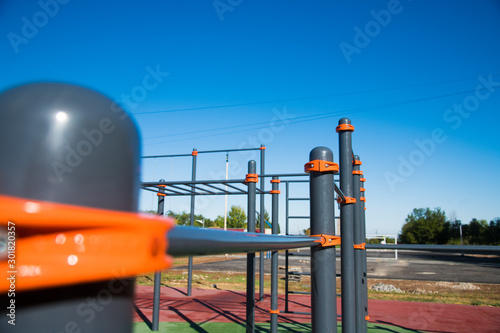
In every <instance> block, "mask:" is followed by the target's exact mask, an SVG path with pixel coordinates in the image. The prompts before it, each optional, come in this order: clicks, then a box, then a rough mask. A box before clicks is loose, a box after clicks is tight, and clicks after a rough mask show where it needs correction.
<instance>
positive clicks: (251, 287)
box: [246, 161, 257, 333]
mask: <svg viewBox="0 0 500 333" xmlns="http://www.w3.org/2000/svg"><path fill="white" fill-rule="evenodd" d="M256 169H257V168H256V164H255V161H249V162H248V174H249V175H255V173H256ZM251 178H253V177H249V176H247V179H248V180H249V181H248V207H247V210H248V211H247V216H248V224H247V229H248V231H249V232H255V208H256V207H255V202H256V196H257V194H256V186H257V184H256V182H254V180H253V179H251ZM246 310H247V313H246V315H247V316H246V331H247V333H253V332H255V252H251V253H248V254H247V309H246Z"/></svg>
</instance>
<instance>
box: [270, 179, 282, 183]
mask: <svg viewBox="0 0 500 333" xmlns="http://www.w3.org/2000/svg"><path fill="white" fill-rule="evenodd" d="M271 183H281V180H279V179H271Z"/></svg>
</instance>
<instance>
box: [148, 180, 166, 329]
mask: <svg viewBox="0 0 500 333" xmlns="http://www.w3.org/2000/svg"><path fill="white" fill-rule="evenodd" d="M160 181H164V180H163V179H160ZM164 192H165V191H164V190H162V189H160V193H158V211H157V214H158V215H160V216H163V215H164V214H165V195H164ZM160 289H161V271H157V272H155V277H154V290H153V319H152V322H151V330H152V331H158V330H159V329H160V292H161V290H160Z"/></svg>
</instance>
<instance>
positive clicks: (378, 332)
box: [133, 322, 423, 333]
mask: <svg viewBox="0 0 500 333" xmlns="http://www.w3.org/2000/svg"><path fill="white" fill-rule="evenodd" d="M270 331H271V328H270V324H256V327H255V332H257V333H259V332H261V333H262V332H270ZM150 332H151V330H150V329H149V327H148V326H147V325H146V324H145V323H142V322H141V323H134V329H133V333H150ZM159 332H165V333H166V332H175V333H192V332H203V333H233V332H234V333H244V332H246V330H245V325H244V324H238V323H213V322H208V323H201V324H197V323H186V322H183V323H163V322H162V323H160V329H159ZM278 332H311V324H300V323H297V324H281V323H280V324H278ZM337 332H339V333H340V332H341V326H340V323H339V324H338V326H337ZM419 332H423V331H415V330H408V329H405V328H402V327H397V326H388V325H380V324H372V323H368V333H419Z"/></svg>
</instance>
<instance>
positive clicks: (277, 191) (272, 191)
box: [269, 190, 281, 194]
mask: <svg viewBox="0 0 500 333" xmlns="http://www.w3.org/2000/svg"><path fill="white" fill-rule="evenodd" d="M269 193H271V194H280V193H281V191H280V190H271V191H269Z"/></svg>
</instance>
